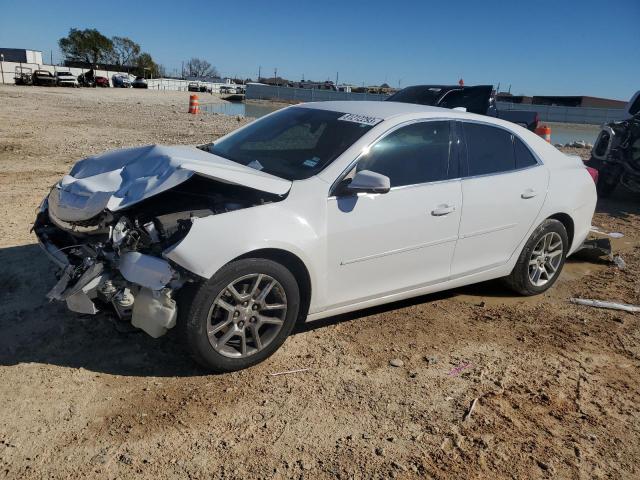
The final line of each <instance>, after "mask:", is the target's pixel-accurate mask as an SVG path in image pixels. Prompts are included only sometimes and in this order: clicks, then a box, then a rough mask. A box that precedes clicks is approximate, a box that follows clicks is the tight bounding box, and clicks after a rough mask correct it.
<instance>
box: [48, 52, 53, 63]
mask: <svg viewBox="0 0 640 480" xmlns="http://www.w3.org/2000/svg"><path fill="white" fill-rule="evenodd" d="M49 65H53V50H49Z"/></svg>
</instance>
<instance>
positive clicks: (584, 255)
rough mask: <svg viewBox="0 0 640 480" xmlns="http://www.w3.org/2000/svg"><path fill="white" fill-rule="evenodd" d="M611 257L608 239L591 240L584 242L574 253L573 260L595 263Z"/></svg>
mask: <svg viewBox="0 0 640 480" xmlns="http://www.w3.org/2000/svg"><path fill="white" fill-rule="evenodd" d="M610 255H611V240H609V239H608V238H592V239H589V240H585V241H584V242H583V243H582V245H581V246H580V248H579V249H578V250H576V252H575V253H574V258H579V259H581V260H586V261H597V260H600V259H602V257H609V256H610Z"/></svg>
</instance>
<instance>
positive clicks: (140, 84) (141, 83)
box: [131, 77, 149, 88]
mask: <svg viewBox="0 0 640 480" xmlns="http://www.w3.org/2000/svg"><path fill="white" fill-rule="evenodd" d="M131 86H132V87H133V88H149V84H148V83H147V81H146V80H145V78H144V77H136V79H135V80H134V81H133V82H131Z"/></svg>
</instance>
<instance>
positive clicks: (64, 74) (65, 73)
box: [58, 72, 73, 77]
mask: <svg viewBox="0 0 640 480" xmlns="http://www.w3.org/2000/svg"><path fill="white" fill-rule="evenodd" d="M58 76H59V77H72V76H73V75H71V74H70V73H69V72H58Z"/></svg>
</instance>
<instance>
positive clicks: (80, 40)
mask: <svg viewBox="0 0 640 480" xmlns="http://www.w3.org/2000/svg"><path fill="white" fill-rule="evenodd" d="M58 45H59V46H60V50H61V51H62V54H63V55H64V56H65V58H67V59H68V60H74V61H80V62H86V63H88V64H89V65H91V66H92V67H94V68H95V67H96V66H97V64H98V62H100V61H102V60H106V59H108V57H109V56H110V55H111V52H112V51H113V42H112V41H111V40H109V39H108V38H107V37H105V36H104V35H102V34H101V33H100V32H99V31H98V30H96V29H95V28H87V29H85V30H79V29H77V28H72V29H70V30H69V35H68V36H66V37H63V38H61V39H60V40H58Z"/></svg>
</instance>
